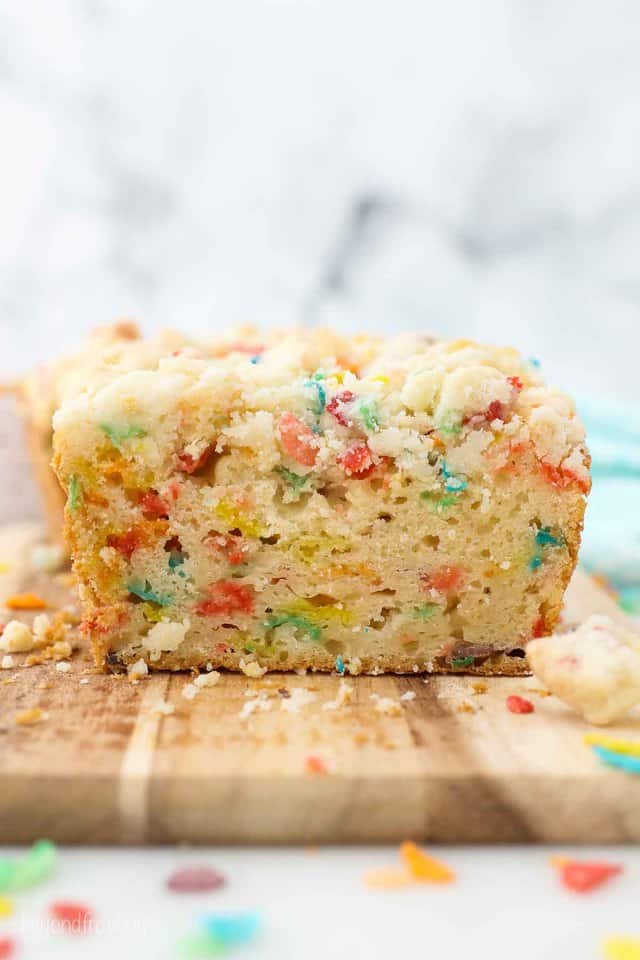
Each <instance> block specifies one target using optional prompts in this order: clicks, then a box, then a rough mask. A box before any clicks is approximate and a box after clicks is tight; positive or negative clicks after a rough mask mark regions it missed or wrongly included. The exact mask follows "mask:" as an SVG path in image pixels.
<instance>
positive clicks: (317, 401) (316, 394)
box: [304, 377, 327, 417]
mask: <svg viewBox="0 0 640 960" xmlns="http://www.w3.org/2000/svg"><path fill="white" fill-rule="evenodd" d="M304 387H305V389H306V390H307V391H308V392H310V393H311V394H312V406H311V410H312V412H313V413H315V414H316V416H318V417H319V416H320V414H322V413H323V412H324V408H325V406H326V403H327V394H326V391H325V389H324V386H323V385H322V383H320V381H319V380H316V379H315V377H314V378H313V379H311V380H305V382H304Z"/></svg>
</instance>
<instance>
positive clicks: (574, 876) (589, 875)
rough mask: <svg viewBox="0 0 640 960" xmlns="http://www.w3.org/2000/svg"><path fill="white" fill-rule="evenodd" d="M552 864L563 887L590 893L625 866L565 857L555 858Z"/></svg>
mask: <svg viewBox="0 0 640 960" xmlns="http://www.w3.org/2000/svg"><path fill="white" fill-rule="evenodd" d="M552 866H554V867H555V868H556V870H557V871H558V876H559V877H560V882H561V883H562V885H563V887H566V888H567V890H573V891H574V893H589V892H590V891H591V890H595V889H596V887H600V886H602V884H603V883H606V881H607V880H610V879H611V878H612V877H616V876H618V874H620V873H622V871H623V867H622V866H620V864H617V863H605V862H604V861H588V860H569V859H565V858H564V857H556V858H554V859H553V860H552Z"/></svg>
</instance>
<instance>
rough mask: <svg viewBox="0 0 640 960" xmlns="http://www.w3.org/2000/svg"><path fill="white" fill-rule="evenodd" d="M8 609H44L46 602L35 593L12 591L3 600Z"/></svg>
mask: <svg viewBox="0 0 640 960" xmlns="http://www.w3.org/2000/svg"><path fill="white" fill-rule="evenodd" d="M4 605H5V607H8V608H9V610H44V608H45V607H46V605H47V603H46V600H43V599H42V597H39V596H38V594H37V593H29V592H28V593H14V594H13V595H12V596H10V597H7V599H6V600H5V604H4Z"/></svg>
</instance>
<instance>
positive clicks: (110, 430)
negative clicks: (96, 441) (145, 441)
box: [98, 423, 147, 450]
mask: <svg viewBox="0 0 640 960" xmlns="http://www.w3.org/2000/svg"><path fill="white" fill-rule="evenodd" d="M98 426H99V427H100V429H101V430H102V432H103V433H106V435H107V436H108V437H109V440H111V443H112V444H113V445H114V447H117V449H118V450H122V444H123V443H124V442H125V440H134V439H138V438H139V437H146V435H147V431H146V430H144V429H143V428H142V427H135V426H133V425H132V426H129V427H120V428H119V427H112V426H111V424H109V423H100V424H98Z"/></svg>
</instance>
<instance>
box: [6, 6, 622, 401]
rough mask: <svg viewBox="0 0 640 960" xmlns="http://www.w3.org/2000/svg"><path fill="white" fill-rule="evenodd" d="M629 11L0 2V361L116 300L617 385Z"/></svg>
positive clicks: (595, 388)
mask: <svg viewBox="0 0 640 960" xmlns="http://www.w3.org/2000/svg"><path fill="white" fill-rule="evenodd" d="M639 41H640V5H639V4H638V3H637V0H627V2H624V0H606V2H604V0H602V2H598V0H593V2H591V0H574V2H568V0H553V2H552V0H482V2H477V0H468V2H464V0H448V2H447V3H440V2H427V0H415V2H410V0H394V2H390V0H389V2H376V0H363V2H359V0H227V2H219V0H183V2H182V3H177V2H169V0H166V2H164V0H40V2H37V0H2V3H0V374H2V375H3V376H5V375H7V374H10V375H11V374H14V373H15V372H16V370H17V369H19V368H24V367H25V366H28V365H30V364H31V363H32V362H33V361H34V360H36V359H41V358H43V357H45V356H46V355H47V354H48V353H50V352H51V351H53V350H59V349H62V348H64V347H66V346H68V345H71V344H72V343H73V341H74V340H75V339H76V338H77V337H78V335H79V333H80V332H81V331H82V330H84V329H85V328H87V327H90V326H92V325H95V324H97V323H104V322H107V321H109V320H110V319H111V318H113V317H114V316H117V315H135V316H137V317H139V318H140V319H141V320H142V321H143V322H144V323H145V324H146V325H147V326H148V327H149V328H151V327H154V326H157V325H166V324H175V325H183V326H186V327H189V328H192V329H195V330H202V329H205V328H206V327H210V326H212V325H224V324H226V323H228V322H230V321H245V320H252V321H257V322H262V323H275V322H284V321H290V320H303V321H331V322H336V323H339V324H340V325H343V326H349V327H371V328H377V329H379V328H390V327H393V328H399V327H418V326H420V327H427V328H431V329H435V330H436V331H439V332H442V333H455V334H456V335H465V334H468V335H471V336H478V337H484V338H487V339H494V340H497V341H506V342H513V343H516V344H517V345H519V346H520V347H521V348H522V349H523V350H524V351H525V352H526V353H527V354H533V355H536V356H538V357H540V358H541V359H542V361H543V364H544V367H545V369H546V371H547V373H548V374H549V376H550V377H551V378H552V379H554V380H555V381H557V382H560V383H562V384H564V385H566V386H568V387H570V388H572V389H574V390H576V391H578V392H580V393H582V394H585V393H590V394H608V395H614V396H615V395H617V396H619V397H620V398H623V399H625V398H626V399H627V400H637V399H638V398H639V397H640V387H639V385H638V376H637V373H636V369H637V359H636V358H637V351H638V347H639V346H640V333H639V332H638V328H639V318H640V261H639V257H638V252H639V249H640V106H639V93H640V57H639V56H638V50H639V47H640V43H639Z"/></svg>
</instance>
